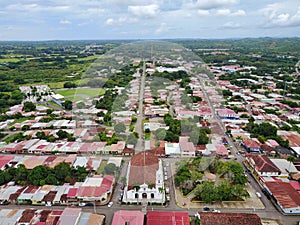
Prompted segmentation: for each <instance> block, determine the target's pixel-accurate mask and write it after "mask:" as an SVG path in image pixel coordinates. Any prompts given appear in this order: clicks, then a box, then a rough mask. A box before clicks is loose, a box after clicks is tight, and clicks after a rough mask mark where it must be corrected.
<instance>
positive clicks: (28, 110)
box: [22, 102, 36, 112]
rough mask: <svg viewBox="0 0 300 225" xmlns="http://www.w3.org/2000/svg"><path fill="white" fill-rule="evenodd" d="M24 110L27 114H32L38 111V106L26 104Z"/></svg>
mask: <svg viewBox="0 0 300 225" xmlns="http://www.w3.org/2000/svg"><path fill="white" fill-rule="evenodd" d="M22 110H23V111H25V112H32V111H35V110H36V106H35V104H34V103H33V102H24V105H23V109H22Z"/></svg>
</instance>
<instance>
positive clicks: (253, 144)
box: [243, 139, 259, 148]
mask: <svg viewBox="0 0 300 225" xmlns="http://www.w3.org/2000/svg"><path fill="white" fill-rule="evenodd" d="M243 142H244V144H245V145H246V146H247V147H248V148H259V144H258V143H257V142H255V141H254V140H251V139H246V140H243Z"/></svg>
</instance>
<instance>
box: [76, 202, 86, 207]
mask: <svg viewBox="0 0 300 225" xmlns="http://www.w3.org/2000/svg"><path fill="white" fill-rule="evenodd" d="M78 206H80V207H83V206H86V203H84V202H79V204H78Z"/></svg>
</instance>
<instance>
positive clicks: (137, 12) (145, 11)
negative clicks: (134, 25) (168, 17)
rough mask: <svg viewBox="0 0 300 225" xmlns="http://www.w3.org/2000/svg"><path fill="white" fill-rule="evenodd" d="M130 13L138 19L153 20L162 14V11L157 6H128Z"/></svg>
mask: <svg viewBox="0 0 300 225" xmlns="http://www.w3.org/2000/svg"><path fill="white" fill-rule="evenodd" d="M128 12H130V13H131V14H133V15H134V16H136V17H138V18H153V17H155V16H156V15H157V14H158V13H159V12H160V10H159V6H158V5H156V4H151V5H135V6H133V5H131V6H128Z"/></svg>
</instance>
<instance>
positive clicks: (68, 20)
mask: <svg viewBox="0 0 300 225" xmlns="http://www.w3.org/2000/svg"><path fill="white" fill-rule="evenodd" d="M299 36H300V0H280V1H279V0H9V1H7V0H0V40H83V39H84V40H87V39H99V40H100V39H169V38H200V39H207V38H209V39H210V38H243V37H299Z"/></svg>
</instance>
